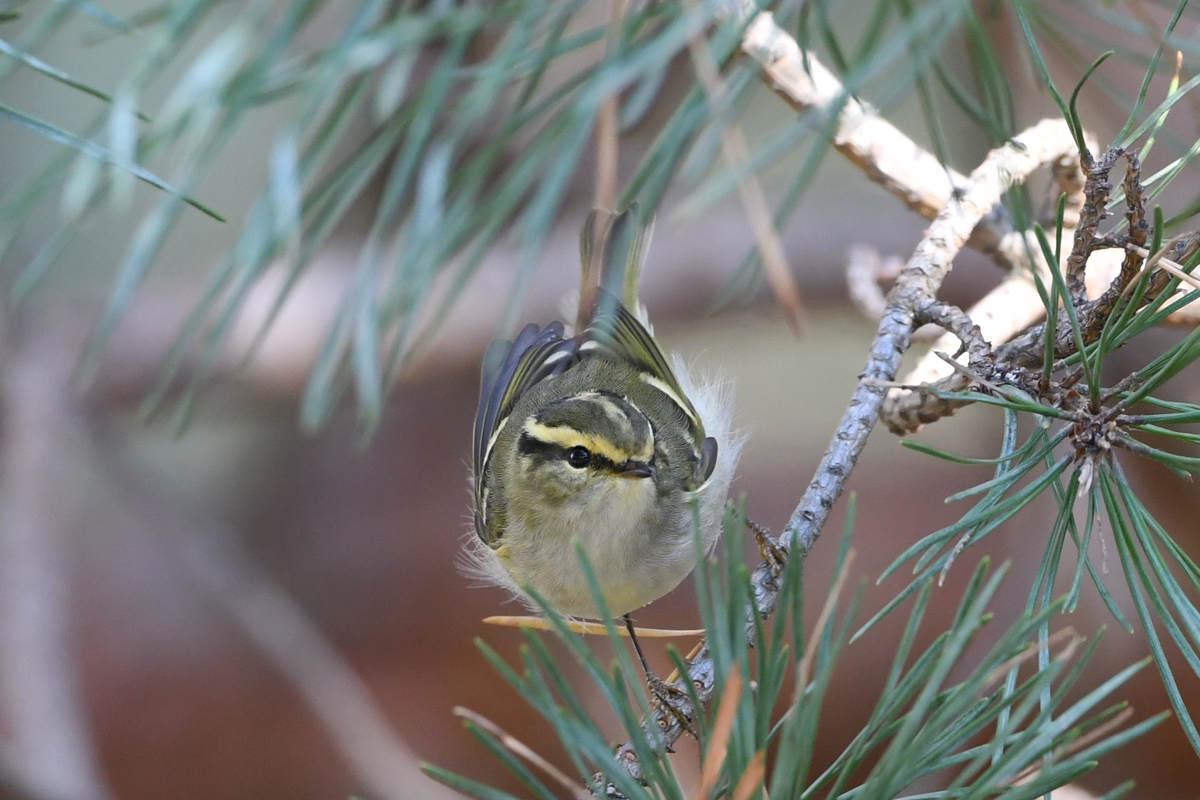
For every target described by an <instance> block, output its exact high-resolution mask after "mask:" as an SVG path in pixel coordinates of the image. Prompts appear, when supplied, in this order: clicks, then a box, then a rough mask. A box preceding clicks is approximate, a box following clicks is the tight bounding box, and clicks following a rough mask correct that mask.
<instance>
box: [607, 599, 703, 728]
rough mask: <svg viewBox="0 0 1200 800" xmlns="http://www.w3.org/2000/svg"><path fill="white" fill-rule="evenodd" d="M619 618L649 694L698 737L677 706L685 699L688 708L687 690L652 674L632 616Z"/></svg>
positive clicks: (685, 715) (684, 714)
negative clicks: (638, 662)
mask: <svg viewBox="0 0 1200 800" xmlns="http://www.w3.org/2000/svg"><path fill="white" fill-rule="evenodd" d="M621 619H623V620H624V621H625V630H627V631H629V641H631V642H632V643H633V650H634V652H635V653H637V657H638V661H640V662H642V671H643V672H645V673H646V686H647V687H649V689H650V694H651V695H653V696H654V699H655V700H656V701H658V704H659V705H661V706H662V707H663V708H665V709H666V710H667V711H669V712H671V716H673V717H675V719H677V720H679V724H680V725H682V726H683V729H684V730H685V731H687V732H688V733H690V734H691V735H692V736H695V737H696V738H697V739H699V738H700V736H699V735H698V734H697V733H696V728H695V727H694V726H693V725H692V722H691V720H690V719H688V716H687V714H686V713H684V711H683V709H682V708H680V706H679V701H680V700H684V701H687V703H688V707H689V708H690V706H691V698H690V697H689V696H688V694H687V692H685V691H683V690H682V689H680V688H678V687H677V686H675V685H673V684H670V683H667V682H666V681H664V680H663V679H662V678H660V677H658V676H657V675H655V674H654V671H653V670H651V669H650V664H649V662H647V661H646V655H645V653H643V652H642V645H641V644H640V643H639V642H638V638H637V633H636V632H634V629H633V618H632V617H630V616H629V615H628V614H625V615H624V616H623V617H621Z"/></svg>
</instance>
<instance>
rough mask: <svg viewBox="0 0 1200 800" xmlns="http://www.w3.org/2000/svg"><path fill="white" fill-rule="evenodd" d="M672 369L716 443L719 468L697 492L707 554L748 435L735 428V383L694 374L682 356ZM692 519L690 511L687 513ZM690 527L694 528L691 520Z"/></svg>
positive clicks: (674, 359)
mask: <svg viewBox="0 0 1200 800" xmlns="http://www.w3.org/2000/svg"><path fill="white" fill-rule="evenodd" d="M670 358H671V368H672V369H673V370H674V371H675V377H676V378H677V379H678V380H679V386H680V387H681V388H682V389H683V392H684V394H685V395H686V396H687V397H688V398H689V399H690V400H691V401H692V405H693V406H694V407H695V408H696V412H697V413H698V414H699V415H700V419H701V421H702V422H703V423H704V432H705V434H706V435H708V436H711V437H713V438H714V439H716V440H717V448H718V450H717V466H716V468H715V469H714V470H713V473H712V475H710V476H709V478H708V481H707V482H706V483H705V484H704V485H703V486H701V487H700V488H699V489H698V490H697V495H698V496H699V498H698V502H699V511H700V515H699V516H700V530H701V532H702V535H703V536H704V551H705V552H706V553H707V552H708V551H710V550H712V548H713V546H714V545H715V544H716V543H717V539H718V538H720V535H721V519H722V517H723V516H724V514H725V504H726V503H727V502H728V500H729V485H730V484H731V483H733V477H734V474H735V473H736V472H737V465H738V459H739V458H741V455H742V447H743V445H745V444H746V439H747V438H748V433H747V432H746V431H742V430H737V429H735V428H734V427H733V411H734V384H733V381H732V380H729V379H726V378H723V377H720V376H712V375H705V374H702V373H699V372H697V371H695V370H694V369H693V368H692V367H691V366H689V365H688V364H687V362H686V361H684V360H683V358H682V357H680V356H679V354H678V353H672V354H671V356H670ZM686 513H688V515H689V517H690V514H691V512H690V510H689V511H688V512H686ZM688 525H689V526H690V525H691V521H690V519H689V521H688Z"/></svg>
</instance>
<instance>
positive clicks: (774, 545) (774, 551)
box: [746, 517, 788, 570]
mask: <svg viewBox="0 0 1200 800" xmlns="http://www.w3.org/2000/svg"><path fill="white" fill-rule="evenodd" d="M746 527H747V528H749V529H750V530H751V531H752V532H753V533H754V538H755V539H756V540H757V541H758V552H759V553H760V554H761V555H762V557H763V560H764V561H766V562H767V563H769V564H770V565H771V566H772V567H773V568H774V569H776V570H779V569H783V565H784V564H786V563H787V558H788V549H787V546H786V545H784V544H783V543H782V542H780V541H779V540H778V539H776V538H775V537H774V536H772V535H771V531H770V530H768V529H767V527H766V526H764V525H759V524H758V523H757V522H755V521H754V520H752V519H750V518H749V517H746Z"/></svg>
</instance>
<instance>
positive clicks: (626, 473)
mask: <svg viewBox="0 0 1200 800" xmlns="http://www.w3.org/2000/svg"><path fill="white" fill-rule="evenodd" d="M617 475H618V476H619V477H622V478H653V477H654V467H653V465H651V464H644V463H641V462H638V461H626V462H625V463H624V464H622V465H621V468H620V469H619V470H617Z"/></svg>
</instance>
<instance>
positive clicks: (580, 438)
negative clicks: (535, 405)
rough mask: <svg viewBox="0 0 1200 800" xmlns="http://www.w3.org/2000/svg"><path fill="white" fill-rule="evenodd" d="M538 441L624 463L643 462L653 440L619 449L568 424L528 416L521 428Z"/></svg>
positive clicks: (648, 455)
mask: <svg viewBox="0 0 1200 800" xmlns="http://www.w3.org/2000/svg"><path fill="white" fill-rule="evenodd" d="M521 430H522V431H524V432H525V433H527V434H529V436H531V437H532V438H534V439H537V440H538V441H539V442H545V443H546V444H553V445H558V446H559V447H576V446H581V447H586V448H587V449H588V451H589V452H591V453H595V454H596V455H600V456H604V457H605V458H607V459H608V460H609V461H611V462H613V463H614V464H624V463H625V462H626V461H638V462H642V463H645V462H647V461H649V460H650V457H651V456H653V455H654V441H653V440H650V441H648V442H646V446H645V447H643V448H642V449H641V450H639V451H637V452H628V451H625V450H619V449H617V448H615V447H613V446H612V443H611V442H609V441H607V440H605V439H598V438H596V437H595V436H592V435H590V434H586V433H581V432H580V431H577V430H575V429H574V428H571V427H568V426H551V425H543V424H542V423H540V422H538V421H537V420H535V419H532V418H530V419H529V420H527V421H526V422H525V425H524V426H522V428H521Z"/></svg>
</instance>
